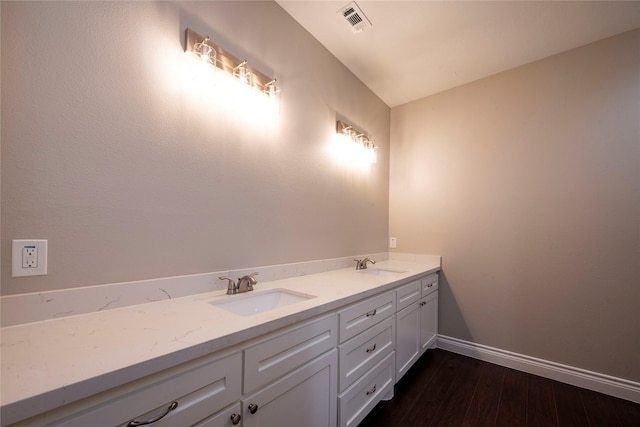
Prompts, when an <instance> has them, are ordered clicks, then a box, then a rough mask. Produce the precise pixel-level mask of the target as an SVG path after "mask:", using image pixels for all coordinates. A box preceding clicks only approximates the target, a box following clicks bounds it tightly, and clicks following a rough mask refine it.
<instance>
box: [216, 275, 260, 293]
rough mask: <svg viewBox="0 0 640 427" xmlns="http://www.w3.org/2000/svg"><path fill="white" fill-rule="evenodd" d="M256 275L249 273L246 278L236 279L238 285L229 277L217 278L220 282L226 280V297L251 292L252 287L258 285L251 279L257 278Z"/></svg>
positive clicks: (256, 281)
mask: <svg viewBox="0 0 640 427" xmlns="http://www.w3.org/2000/svg"><path fill="white" fill-rule="evenodd" d="M257 275H258V273H251V274H248V275H246V276H242V277H238V284H237V285H236V282H234V281H233V279H232V278H231V277H227V276H222V277H218V279H220V280H228V281H229V284H228V285H227V295H234V294H241V293H243V292H249V291H252V290H253V287H254V285H257V284H258V280H257V279H256V278H255V277H253V276H257Z"/></svg>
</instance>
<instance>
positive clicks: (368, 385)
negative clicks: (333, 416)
mask: <svg viewBox="0 0 640 427" xmlns="http://www.w3.org/2000/svg"><path fill="white" fill-rule="evenodd" d="M394 361H395V353H393V352H392V353H391V354H389V355H388V356H387V357H385V358H384V360H383V361H382V362H380V363H378V364H377V365H376V366H375V367H374V368H373V369H372V370H371V371H370V372H369V373H368V374H367V375H365V376H364V377H362V378H360V379H359V380H358V381H356V382H355V383H354V384H353V385H352V386H351V387H349V388H348V389H347V390H346V391H345V392H344V393H342V394H341V395H339V396H338V408H339V416H338V425H339V426H340V427H352V426H353V427H355V426H357V425H358V423H359V422H360V421H362V420H363V419H364V417H366V416H367V414H368V413H369V412H370V411H371V409H373V407H374V406H376V404H377V403H378V402H380V401H381V400H382V399H383V398H385V397H388V394H389V393H392V392H393V384H394V372H395V369H396V368H395V362H394Z"/></svg>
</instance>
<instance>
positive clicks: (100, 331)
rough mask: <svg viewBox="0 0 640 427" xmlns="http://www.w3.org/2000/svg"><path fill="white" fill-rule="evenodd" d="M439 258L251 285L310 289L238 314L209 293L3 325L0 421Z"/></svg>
mask: <svg viewBox="0 0 640 427" xmlns="http://www.w3.org/2000/svg"><path fill="white" fill-rule="evenodd" d="M434 258H437V260H438V261H437V262H436V261H435V259H434V261H433V262H426V261H423V262H404V261H385V262H379V263H378V264H376V265H375V266H370V269H376V268H381V269H385V268H387V269H393V270H401V271H404V273H399V274H397V275H394V277H385V276H376V275H373V274H368V273H366V272H365V270H361V271H357V270H355V269H353V268H350V269H342V270H334V271H329V272H324V273H319V274H312V275H308V276H300V277H292V278H288V279H284V280H276V281H272V282H264V283H258V285H257V286H256V288H255V289H256V291H259V290H269V289H287V290H292V291H296V292H302V293H306V294H310V295H315V296H316V297H315V298H311V299H308V300H305V301H301V302H297V303H295V304H291V305H288V306H285V307H281V308H277V309H274V310H271V311H268V312H264V313H258V314H255V315H252V316H247V317H242V316H237V315H234V314H232V313H229V312H227V311H225V310H223V309H221V308H219V307H215V306H214V305H211V304H209V302H211V301H213V300H216V299H220V298H222V299H224V298H234V296H233V295H231V296H228V295H225V291H215V292H208V293H202V294H197V295H191V296H185V297H182V298H174V299H170V300H165V301H159V302H153V303H148V304H140V305H133V306H129V307H122V308H117V309H113V310H106V311H100V312H95V313H87V314H82V315H77V316H71V317H66V318H61V319H54V320H46V321H40V322H34V323H28V324H23V325H16V326H9V327H5V328H2V330H1V334H2V335H1V342H2V344H1V349H2V361H1V364H2V374H1V375H2V377H1V378H2V391H1V402H2V415H3V423H5V422H6V421H10V422H15V421H18V420H20V419H24V418H27V417H29V416H33V415H36V414H38V413H42V412H45V411H48V410H51V409H54V408H57V407H59V406H62V405H64V404H68V403H71V402H74V401H77V400H79V399H82V398H84V397H87V396H90V395H92V394H95V393H98V392H101V391H104V390H107V389H110V388H113V387H116V386H119V385H122V384H125V383H127V382H130V381H133V380H136V379H138V378H142V377H144V376H146V375H150V374H153V373H156V372H158V371H160V370H163V369H166V368H169V367H172V366H175V365H178V364H180V363H184V362H187V361H189V360H193V359H195V358H197V357H200V356H204V355H207V354H210V353H212V352H215V351H218V350H222V349H225V348H227V347H230V346H233V345H235V344H238V343H241V342H243V341H246V340H249V339H252V338H255V337H258V336H260V335H262V334H265V333H268V332H271V331H274V330H276V329H279V328H282V327H285V326H288V325H291V324H294V323H296V322H299V321H301V320H305V319H309V318H312V317H315V316H317V315H320V314H323V313H326V312H329V311H331V310H335V309H337V308H339V307H341V306H344V305H347V304H350V303H353V302H355V301H358V300H360V299H362V298H366V297H368V296H371V295H375V294H377V293H380V292H383V291H385V290H387V289H391V288H393V287H395V286H398V285H401V284H404V283H408V282H410V281H411V280H413V279H414V278H415V277H416V276H418V275H424V274H427V273H432V272H436V271H438V270H440V263H439V257H434Z"/></svg>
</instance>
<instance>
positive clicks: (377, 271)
mask: <svg viewBox="0 0 640 427" xmlns="http://www.w3.org/2000/svg"><path fill="white" fill-rule="evenodd" d="M360 271H361V272H362V273H364V274H371V275H373V276H391V277H393V276H397V275H398V274H402V273H406V271H402V270H389V269H384V268H367V269H366V270H360Z"/></svg>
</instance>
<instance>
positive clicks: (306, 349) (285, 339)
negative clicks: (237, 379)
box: [244, 314, 338, 393]
mask: <svg viewBox="0 0 640 427" xmlns="http://www.w3.org/2000/svg"><path fill="white" fill-rule="evenodd" d="M337 344H338V321H337V317H336V315H335V314H332V315H329V316H325V317H322V318H320V319H317V320H312V321H310V322H306V323H303V324H302V325H299V326H295V327H292V328H288V329H287V330H286V331H285V332H281V333H277V334H275V335H273V336H270V337H269V338H267V339H266V340H264V341H261V342H259V343H258V344H255V345H253V346H251V347H248V348H246V349H245V350H244V393H248V392H251V391H253V390H255V389H257V388H258V387H261V386H263V385H265V384H267V383H269V382H271V381H273V380H275V379H277V378H279V377H281V376H283V375H285V374H286V373H288V372H291V371H292V370H293V369H295V368H297V367H298V366H301V365H303V364H305V363H306V362H308V361H310V360H311V359H313V358H314V357H316V356H319V355H321V354H322V353H324V352H325V351H328V350H330V349H332V348H334V347H335V346H336V345H337Z"/></svg>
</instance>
